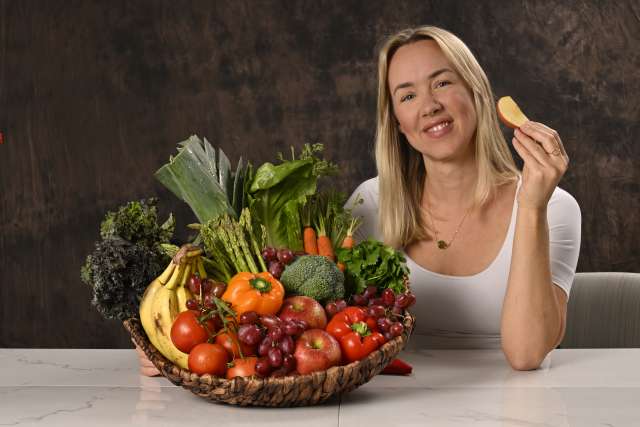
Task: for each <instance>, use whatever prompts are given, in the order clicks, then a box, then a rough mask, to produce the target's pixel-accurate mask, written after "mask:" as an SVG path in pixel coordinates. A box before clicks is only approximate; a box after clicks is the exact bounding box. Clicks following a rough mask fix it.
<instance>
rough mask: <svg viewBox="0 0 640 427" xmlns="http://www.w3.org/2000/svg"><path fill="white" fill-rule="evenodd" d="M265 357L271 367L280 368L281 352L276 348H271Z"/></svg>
mask: <svg viewBox="0 0 640 427" xmlns="http://www.w3.org/2000/svg"><path fill="white" fill-rule="evenodd" d="M267 357H268V358H269V364H270V365H271V367H273V368H279V367H280V366H282V350H280V349H279V348H278V347H271V348H270V349H269V353H268V354H267Z"/></svg>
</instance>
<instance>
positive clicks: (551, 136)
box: [519, 121, 568, 160]
mask: <svg viewBox="0 0 640 427" xmlns="http://www.w3.org/2000/svg"><path fill="white" fill-rule="evenodd" d="M519 130H520V132H523V133H524V134H526V135H527V136H529V137H530V138H531V139H533V140H534V141H536V142H538V143H539V144H540V145H541V146H542V148H543V150H544V152H545V154H547V155H551V156H552V157H553V158H552V159H551V160H562V158H563V157H564V158H565V160H568V157H567V155H566V154H567V153H566V151H565V149H564V145H563V144H562V140H561V139H560V135H558V132H556V131H555V130H554V129H551V128H550V127H548V126H546V125H544V124H542V123H538V122H532V121H528V122H526V123H525V124H524V125H522V126H521V127H520V129H519ZM553 153H555V154H553Z"/></svg>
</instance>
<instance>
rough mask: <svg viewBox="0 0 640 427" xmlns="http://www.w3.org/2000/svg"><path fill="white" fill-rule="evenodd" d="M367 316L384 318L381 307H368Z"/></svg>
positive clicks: (383, 311)
mask: <svg viewBox="0 0 640 427" xmlns="http://www.w3.org/2000/svg"><path fill="white" fill-rule="evenodd" d="M367 315H368V316H369V317H375V318H378V317H384V315H385V310H384V307H383V306H381V305H370V306H369V308H368V309H367Z"/></svg>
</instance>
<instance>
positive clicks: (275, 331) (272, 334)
mask: <svg viewBox="0 0 640 427" xmlns="http://www.w3.org/2000/svg"><path fill="white" fill-rule="evenodd" d="M268 335H269V338H271V341H273V342H278V341H280V340H281V339H282V337H284V336H285V335H284V331H283V330H282V328H281V327H280V326H276V327H274V328H271V329H269V332H268Z"/></svg>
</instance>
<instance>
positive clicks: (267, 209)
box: [249, 144, 337, 251]
mask: <svg viewBox="0 0 640 427" xmlns="http://www.w3.org/2000/svg"><path fill="white" fill-rule="evenodd" d="M322 150H323V146H322V144H313V145H309V144H305V146H304V148H303V150H302V153H301V155H300V156H299V158H298V159H296V158H295V153H294V151H293V149H292V160H286V159H284V158H283V157H282V155H279V158H280V159H281V160H282V163H281V164H279V165H273V164H272V163H265V164H263V165H262V166H260V167H259V168H258V170H257V171H256V173H255V176H254V178H253V182H252V184H251V187H250V188H249V193H250V194H249V200H250V201H249V206H250V209H251V213H252V215H253V216H254V218H255V220H256V221H257V222H258V223H260V224H262V225H264V226H265V229H266V236H267V241H266V244H267V245H269V246H273V247H287V248H289V249H291V250H293V251H297V250H301V249H302V230H301V229H302V227H301V219H300V209H301V207H302V206H304V204H305V203H306V201H307V198H308V197H310V196H311V195H313V194H314V193H315V192H316V188H317V182H318V178H320V177H322V176H326V175H330V174H332V173H334V172H335V171H336V170H337V167H336V166H335V165H334V164H332V163H330V162H328V161H327V160H325V159H321V158H318V157H316V153H319V152H321V151H322Z"/></svg>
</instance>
